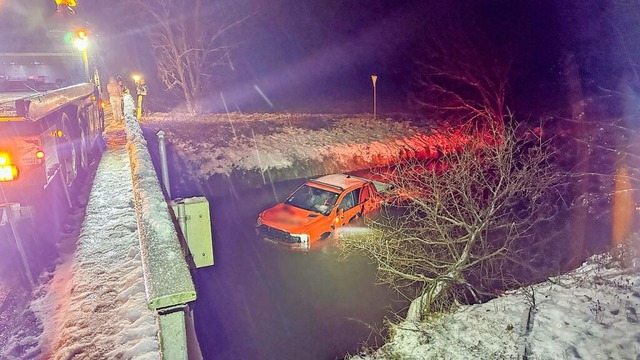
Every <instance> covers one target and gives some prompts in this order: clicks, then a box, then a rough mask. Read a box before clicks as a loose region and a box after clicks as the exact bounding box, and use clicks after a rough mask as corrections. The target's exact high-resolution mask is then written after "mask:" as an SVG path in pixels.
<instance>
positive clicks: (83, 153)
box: [77, 111, 91, 170]
mask: <svg viewBox="0 0 640 360" xmlns="http://www.w3.org/2000/svg"><path fill="white" fill-rule="evenodd" d="M77 119H78V130H77V132H78V133H77V134H78V136H77V138H78V144H79V146H78V148H79V150H80V151H79V154H78V157H79V160H80V167H81V169H82V170H86V169H87V168H88V167H89V164H90V163H91V148H90V141H89V129H87V124H88V121H87V113H86V112H82V111H78V116H77Z"/></svg>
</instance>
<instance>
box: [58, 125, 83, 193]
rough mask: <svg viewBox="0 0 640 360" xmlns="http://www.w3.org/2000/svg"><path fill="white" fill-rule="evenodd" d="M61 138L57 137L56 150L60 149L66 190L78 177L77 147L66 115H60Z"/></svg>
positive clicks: (61, 167)
mask: <svg viewBox="0 0 640 360" xmlns="http://www.w3.org/2000/svg"><path fill="white" fill-rule="evenodd" d="M60 123H61V124H62V129H61V130H62V136H61V137H58V138H57V140H58V148H59V149H60V155H61V156H60V170H61V171H62V177H63V179H64V183H65V185H66V186H67V188H71V186H72V185H73V183H74V181H75V179H76V177H77V176H78V151H77V149H76V148H77V145H76V143H75V142H74V141H73V137H72V134H73V133H72V129H71V124H70V122H69V117H68V116H67V114H66V113H62V119H61V121H60Z"/></svg>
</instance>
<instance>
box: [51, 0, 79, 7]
mask: <svg viewBox="0 0 640 360" xmlns="http://www.w3.org/2000/svg"><path fill="white" fill-rule="evenodd" d="M55 2H56V5H57V6H60V5H66V6H68V7H75V6H76V0H55Z"/></svg>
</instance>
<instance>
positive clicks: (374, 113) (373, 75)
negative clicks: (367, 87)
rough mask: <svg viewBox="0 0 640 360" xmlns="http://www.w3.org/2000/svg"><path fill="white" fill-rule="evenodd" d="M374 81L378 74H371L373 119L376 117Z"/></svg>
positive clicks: (376, 79)
mask: <svg viewBox="0 0 640 360" xmlns="http://www.w3.org/2000/svg"><path fill="white" fill-rule="evenodd" d="M376 81H378V75H376V74H372V75H371V82H372V83H373V119H374V120H375V119H376V112H377V109H376V107H377V99H376Z"/></svg>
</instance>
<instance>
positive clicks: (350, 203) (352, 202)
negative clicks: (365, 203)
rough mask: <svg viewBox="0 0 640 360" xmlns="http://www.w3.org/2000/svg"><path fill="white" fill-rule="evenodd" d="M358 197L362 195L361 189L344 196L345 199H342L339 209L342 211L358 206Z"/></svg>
mask: <svg viewBox="0 0 640 360" xmlns="http://www.w3.org/2000/svg"><path fill="white" fill-rule="evenodd" d="M358 195H360V189H359V188H358V189H355V190H353V191H351V192H349V193H348V194H347V195H345V196H344V198H342V201H341V202H340V205H339V206H338V208H339V209H342V210H348V209H351V208H352V207H354V206H356V199H358Z"/></svg>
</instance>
